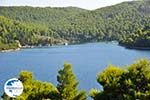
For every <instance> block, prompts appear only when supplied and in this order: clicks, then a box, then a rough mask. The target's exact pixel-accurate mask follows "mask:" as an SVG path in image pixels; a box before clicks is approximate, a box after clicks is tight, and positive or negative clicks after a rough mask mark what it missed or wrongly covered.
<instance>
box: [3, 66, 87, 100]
mask: <svg viewBox="0 0 150 100" xmlns="http://www.w3.org/2000/svg"><path fill="white" fill-rule="evenodd" d="M19 80H20V81H22V83H23V86H24V89H23V93H22V94H21V96H19V97H17V98H10V97H8V96H7V95H6V94H5V93H4V94H3V96H2V98H3V99H4V100H86V98H87V96H86V92H85V91H83V90H82V91H79V90H78V88H77V86H78V82H77V81H76V79H75V75H74V74H73V72H72V69H71V65H70V64H64V69H62V70H60V71H59V75H58V77H57V80H58V85H57V88H56V87H55V86H54V85H53V84H51V83H48V82H41V81H38V80H35V79H34V77H33V75H32V73H31V72H29V71H22V72H20V74H19Z"/></svg>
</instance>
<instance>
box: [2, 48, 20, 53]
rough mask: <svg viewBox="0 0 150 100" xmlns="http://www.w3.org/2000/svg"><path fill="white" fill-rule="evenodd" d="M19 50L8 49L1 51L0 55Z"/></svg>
mask: <svg viewBox="0 0 150 100" xmlns="http://www.w3.org/2000/svg"><path fill="white" fill-rule="evenodd" d="M19 50H21V49H20V48H17V49H8V50H1V51H0V52H1V53H5V52H13V51H19Z"/></svg>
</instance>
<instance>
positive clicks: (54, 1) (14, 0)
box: [0, 0, 132, 10]
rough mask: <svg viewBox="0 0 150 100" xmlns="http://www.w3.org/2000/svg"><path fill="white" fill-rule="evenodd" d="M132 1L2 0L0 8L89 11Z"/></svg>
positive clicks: (0, 0)
mask: <svg viewBox="0 0 150 100" xmlns="http://www.w3.org/2000/svg"><path fill="white" fill-rule="evenodd" d="M124 1H132V0H0V6H33V7H67V6H73V7H79V8H84V9H88V10H94V9H97V8H101V7H105V6H110V5H114V4H117V3H121V2H124Z"/></svg>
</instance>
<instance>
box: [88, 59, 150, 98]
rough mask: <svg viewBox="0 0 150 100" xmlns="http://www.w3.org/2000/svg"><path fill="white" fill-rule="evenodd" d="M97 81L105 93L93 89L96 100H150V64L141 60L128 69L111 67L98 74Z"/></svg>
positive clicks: (92, 92) (92, 95)
mask: <svg viewBox="0 0 150 100" xmlns="http://www.w3.org/2000/svg"><path fill="white" fill-rule="evenodd" d="M97 81H98V83H99V84H101V85H102V86H103V91H98V90H95V89H92V90H91V91H90V96H91V97H92V98H93V99H94V100H101V99H102V100H135V99H139V100H149V99H150V62H149V61H148V60H146V59H143V60H139V61H137V62H136V63H134V64H132V65H130V66H129V67H128V69H127V70H126V69H120V68H118V67H115V66H112V65H111V66H109V67H108V68H107V69H105V70H104V71H103V72H101V73H100V74H98V76H97Z"/></svg>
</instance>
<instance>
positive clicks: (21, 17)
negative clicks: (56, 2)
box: [0, 1, 150, 46]
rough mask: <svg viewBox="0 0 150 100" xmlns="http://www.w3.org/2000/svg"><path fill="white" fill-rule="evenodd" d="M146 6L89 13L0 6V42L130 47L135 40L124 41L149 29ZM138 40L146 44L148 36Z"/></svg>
mask: <svg viewBox="0 0 150 100" xmlns="http://www.w3.org/2000/svg"><path fill="white" fill-rule="evenodd" d="M148 4H149V2H148V1H132V2H123V3H121V4H117V5H115V6H110V7H104V8H101V9H96V10H93V11H88V10H84V9H80V8H74V7H67V8H50V7H46V8H39V7H36V8H35V7H34V8H33V7H27V6H26V7H0V16H1V17H0V43H1V44H4V45H5V44H9V43H12V42H13V41H14V40H19V42H20V43H21V45H23V46H24V45H39V44H40V45H47V44H51V45H52V44H62V43H64V42H69V43H83V42H97V41H102V40H104V41H111V40H117V41H128V42H129V43H128V42H127V44H133V43H132V42H133V41H136V40H134V39H133V38H132V36H131V38H130V39H129V40H128V37H130V35H131V34H132V33H135V34H138V33H136V32H137V30H139V29H144V28H145V27H146V25H147V26H148V27H147V29H146V30H149V19H150V18H149V15H150V13H149V10H150V8H149V5H148ZM146 22H147V24H146ZM144 30H145V29H144ZM139 38H140V37H139ZM145 39H146V40H145ZM147 40H148V41H147ZM138 41H139V42H140V44H142V43H141V42H143V41H145V42H144V44H147V43H148V42H149V36H145V38H142V39H140V40H139V39H138ZM130 42H131V43H130ZM120 43H122V44H126V42H120ZM136 44H138V42H137V43H136ZM148 44H149V43H148ZM144 46H145V45H144ZM146 46H147V45H146ZM148 46H149V45H148Z"/></svg>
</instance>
